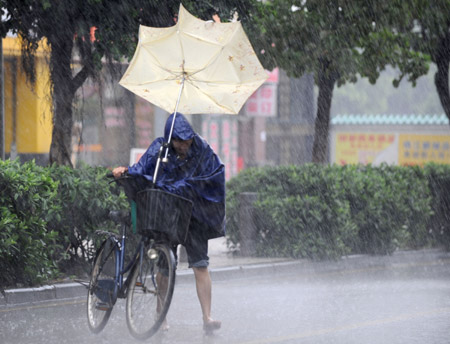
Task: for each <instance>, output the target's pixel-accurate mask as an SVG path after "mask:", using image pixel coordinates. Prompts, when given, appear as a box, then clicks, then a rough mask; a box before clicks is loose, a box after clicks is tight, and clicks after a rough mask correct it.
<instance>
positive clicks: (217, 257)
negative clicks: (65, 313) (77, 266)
mask: <svg viewBox="0 0 450 344" xmlns="http://www.w3.org/2000/svg"><path fill="white" fill-rule="evenodd" d="M208 255H209V259H210V266H209V268H210V273H211V278H212V279H213V280H215V279H222V278H231V277H233V276H234V277H236V276H239V275H242V274H248V273H249V272H250V271H252V270H254V271H258V272H261V269H267V268H269V269H273V268H274V267H276V266H277V265H278V264H282V265H283V264H285V263H289V262H291V260H289V259H279V258H278V259H277V258H253V257H239V256H233V254H232V253H230V252H229V251H228V248H227V246H226V239H225V238H218V239H213V240H210V241H209V248H208ZM293 263H294V262H293ZM294 264H296V263H294ZM282 265H281V266H282ZM190 281H193V271H192V269H189V268H188V264H187V262H179V264H178V267H177V283H184V282H190ZM82 297H86V286H84V285H82V284H80V283H78V282H67V283H58V284H53V285H46V286H42V287H36V288H20V289H7V290H5V293H4V294H0V307H2V306H3V307H7V306H12V305H18V304H30V303H31V304H33V303H37V302H43V301H51V300H60V299H72V298H82Z"/></svg>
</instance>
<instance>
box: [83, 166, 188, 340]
mask: <svg viewBox="0 0 450 344" xmlns="http://www.w3.org/2000/svg"><path fill="white" fill-rule="evenodd" d="M110 177H111V176H110ZM130 179H134V178H132V177H130V176H128V175H126V176H124V177H121V178H118V179H114V181H116V182H117V183H119V185H121V186H122V187H124V188H125V192H126V194H127V196H128V198H131V211H130V212H126V213H123V212H111V213H110V217H111V218H112V219H113V220H114V221H115V222H117V223H120V224H121V235H120V236H117V235H115V234H113V233H109V232H101V233H103V234H107V235H108V237H107V239H106V240H104V241H103V242H102V244H101V245H100V247H99V248H98V250H97V252H96V255H95V258H94V263H93V268H92V272H91V278H90V282H89V287H88V296H87V317H88V324H89V328H90V330H91V331H92V332H94V333H99V332H101V331H102V330H103V328H104V327H105V326H106V324H107V322H108V320H109V317H110V315H111V311H112V309H113V307H114V305H115V303H116V301H117V299H118V298H126V320H127V326H128V329H129V331H130V333H131V335H132V336H133V337H135V338H137V339H146V338H149V337H151V336H152V335H154V334H155V333H156V332H157V331H158V329H159V328H160V326H161V324H162V323H163V321H164V319H165V317H166V315H167V312H168V310H169V307H170V303H171V300H172V295H173V291H174V287H175V276H176V261H175V256H174V253H173V251H172V249H171V247H173V246H175V245H177V244H180V243H181V244H182V243H184V242H185V240H186V238H187V230H188V226H189V221H190V216H191V212H192V202H191V201H190V200H187V199H185V198H182V197H180V196H177V195H173V194H170V193H167V192H165V191H162V190H158V189H154V188H149V189H145V190H143V191H139V192H137V193H135V192H134V191H130V185H128V184H127V182H125V181H127V180H130ZM130 227H132V228H133V229H134V228H137V231H138V233H139V234H140V236H141V237H140V242H139V244H138V246H137V249H136V251H135V253H134V255H133V256H132V258H131V259H130V261H129V262H128V264H127V265H126V266H125V257H126V242H127V235H128V232H129V229H130ZM175 247H176V246H175ZM127 273H128V276H127V278H125V275H126V274H127Z"/></svg>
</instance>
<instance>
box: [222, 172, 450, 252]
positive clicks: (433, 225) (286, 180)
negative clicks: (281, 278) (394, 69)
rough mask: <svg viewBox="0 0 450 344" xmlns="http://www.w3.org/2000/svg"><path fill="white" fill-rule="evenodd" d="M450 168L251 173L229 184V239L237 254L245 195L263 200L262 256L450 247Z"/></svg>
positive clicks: (258, 217)
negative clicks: (252, 194) (242, 196)
mask: <svg viewBox="0 0 450 344" xmlns="http://www.w3.org/2000/svg"><path fill="white" fill-rule="evenodd" d="M449 176H450V167H449V166H447V165H426V166H425V167H424V168H421V167H417V166H415V167H400V166H389V165H381V166H378V167H375V166H370V165H369V166H361V165H348V166H344V167H342V166H320V165H314V164H307V165H302V166H281V167H264V168H251V169H247V170H244V171H243V172H241V173H240V174H239V175H238V176H237V177H235V178H233V179H232V180H230V181H229V182H228V184H227V235H228V240H229V244H230V245H231V247H234V248H238V246H239V242H240V235H239V225H240V224H239V201H238V195H239V194H240V193H241V192H257V193H258V201H257V202H256V203H255V207H254V218H255V221H256V227H257V234H256V251H257V254H258V255H261V256H288V257H296V258H297V257H308V258H313V259H324V258H336V257H339V256H341V255H343V254H358V253H364V254H367V253H368V254H390V253H392V252H393V251H394V250H395V249H397V248H402V249H408V248H414V249H417V248H423V247H431V246H437V245H440V244H444V246H446V247H448V243H449V242H450V240H449V239H450V230H449V223H450V222H449V218H448V217H449V215H448V214H447V212H446V211H445V210H446V209H449V202H448V201H449V200H450V193H449V191H450V177H449Z"/></svg>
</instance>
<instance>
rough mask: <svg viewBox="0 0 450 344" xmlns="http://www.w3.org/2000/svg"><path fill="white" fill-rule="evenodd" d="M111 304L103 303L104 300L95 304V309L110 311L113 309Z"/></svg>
mask: <svg viewBox="0 0 450 344" xmlns="http://www.w3.org/2000/svg"><path fill="white" fill-rule="evenodd" d="M111 308H112V307H111V305H109V304H107V303H103V302H98V303H97V304H96V305H95V309H98V310H99V311H105V312H106V311H109V310H110V309H111Z"/></svg>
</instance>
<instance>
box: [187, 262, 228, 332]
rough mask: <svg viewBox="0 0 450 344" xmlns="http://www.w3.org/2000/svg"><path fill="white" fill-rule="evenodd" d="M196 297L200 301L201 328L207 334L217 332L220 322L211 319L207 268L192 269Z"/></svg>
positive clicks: (209, 278)
mask: <svg viewBox="0 0 450 344" xmlns="http://www.w3.org/2000/svg"><path fill="white" fill-rule="evenodd" d="M193 270H194V276H195V284H196V287H197V296H198V300H199V301H200V306H201V308H202V314H203V328H204V330H205V331H207V332H211V331H213V330H218V329H219V328H220V326H221V322H220V321H217V320H213V319H212V318H211V294H212V293H211V289H212V286H211V277H210V275H209V271H208V268H206V267H205V268H193Z"/></svg>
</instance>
